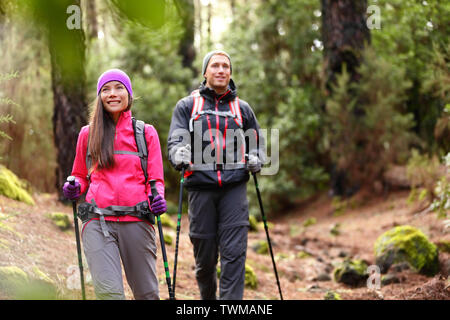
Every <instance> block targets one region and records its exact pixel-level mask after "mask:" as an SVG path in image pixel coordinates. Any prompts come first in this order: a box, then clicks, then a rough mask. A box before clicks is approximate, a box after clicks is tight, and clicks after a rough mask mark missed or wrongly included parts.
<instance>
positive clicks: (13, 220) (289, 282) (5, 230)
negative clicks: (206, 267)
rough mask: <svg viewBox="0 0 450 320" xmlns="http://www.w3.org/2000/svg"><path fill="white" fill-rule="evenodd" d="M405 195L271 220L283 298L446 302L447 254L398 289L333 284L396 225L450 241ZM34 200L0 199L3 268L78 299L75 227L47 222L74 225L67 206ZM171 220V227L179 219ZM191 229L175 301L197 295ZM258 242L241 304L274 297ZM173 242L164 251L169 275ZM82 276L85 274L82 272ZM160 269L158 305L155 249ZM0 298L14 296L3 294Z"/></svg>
mask: <svg viewBox="0 0 450 320" xmlns="http://www.w3.org/2000/svg"><path fill="white" fill-rule="evenodd" d="M408 194H409V193H408V191H398V192H392V193H390V194H388V195H385V196H379V197H377V196H372V197H370V198H369V199H362V197H360V198H359V199H358V198H355V199H354V201H353V202H350V203H352V205H348V206H347V208H346V209H342V210H339V211H337V210H336V203H333V201H332V199H330V198H329V197H328V196H326V195H322V196H319V197H316V198H315V199H312V200H310V201H308V202H307V203H305V204H302V205H299V207H297V208H296V209H295V210H293V211H292V212H290V213H288V214H286V215H284V216H283V217H280V218H277V219H269V220H270V222H271V223H272V224H273V226H272V227H271V228H270V229H269V232H270V237H271V240H272V245H273V251H274V254H275V256H276V265H277V269H278V273H279V276H280V283H281V288H282V293H283V297H284V299H287V300H310V299H314V300H322V299H324V297H325V294H326V293H327V292H328V291H333V292H335V293H338V294H339V295H340V297H341V298H342V299H344V300H347V299H350V300H361V299H363V300H374V299H385V300H392V299H401V300H403V299H449V300H450V286H449V283H450V282H449V280H447V278H448V269H449V261H450V254H449V253H445V252H441V253H440V255H439V259H440V264H441V272H440V273H439V274H438V275H436V276H434V277H426V276H424V275H419V274H416V273H414V272H413V271H412V270H403V271H399V272H398V273H397V274H396V279H397V282H398V283H392V284H387V285H382V286H381V288H379V289H378V290H373V289H369V288H368V287H367V286H362V287H358V288H352V287H348V286H346V285H344V284H341V283H337V282H335V281H334V280H333V274H332V272H333V268H334V266H335V265H336V263H338V262H340V261H343V260H344V259H346V258H352V259H363V260H365V261H366V262H367V264H368V265H372V264H374V259H375V258H374V249H373V247H374V243H375V240H376V239H377V238H378V236H380V235H381V234H382V233H383V232H385V231H387V230H389V229H391V228H393V227H395V226H398V225H405V224H407V225H411V226H415V227H418V228H420V229H421V230H422V232H424V233H425V234H426V235H427V236H428V238H429V239H430V240H431V241H432V242H434V243H437V242H439V241H442V240H446V241H448V240H450V230H449V228H445V227H444V223H443V220H442V219H438V218H437V216H436V214H435V213H429V212H428V213H423V212H422V213H417V212H416V211H417V210H416V209H417V206H414V205H410V204H408V201H407V199H408ZM34 199H35V201H36V205H35V206H29V205H26V204H24V203H21V202H17V201H14V200H10V199H8V198H6V197H3V196H0V267H2V266H17V267H19V268H21V269H22V270H24V271H25V272H27V273H29V274H33V273H34V274H36V270H40V274H41V275H42V273H43V274H45V275H46V276H48V278H49V279H51V281H52V282H53V283H54V284H55V285H56V287H57V288H58V291H59V293H60V294H61V297H62V298H65V299H80V298H81V293H80V291H79V290H71V286H73V285H77V283H78V282H77V280H76V278H74V274H75V272H76V270H77V269H78V262H77V254H76V243H75V236H74V232H73V228H71V229H70V230H67V231H61V230H60V229H59V228H58V227H57V226H56V225H55V224H54V223H53V222H52V221H51V220H50V219H49V218H48V217H47V216H46V214H47V213H50V212H62V213H65V214H66V215H67V216H68V217H69V218H70V220H71V221H73V219H72V207H71V206H66V205H63V204H61V203H60V202H58V201H57V199H56V195H55V194H34ZM358 203H359V204H358ZM337 213H339V214H337ZM309 218H315V220H316V222H315V223H313V224H312V225H309V226H307V227H305V226H304V225H303V224H304V222H305V221H307V220H308V219H309ZM171 219H172V220H173V221H174V222H176V215H175V216H171ZM309 221H312V219H310V220H309ZM188 224H189V222H188V219H187V215H186V214H183V218H182V222H181V235H180V245H179V255H178V267H177V281H176V296H177V299H184V300H191V299H195V300H197V299H199V298H200V297H199V291H198V287H197V284H196V281H195V276H194V259H193V254H192V245H191V243H190V241H189V236H188V228H189V226H188ZM331 230H335V231H336V230H338V231H339V232H330V231H331ZM164 231H165V232H166V233H168V234H171V235H172V236H173V238H174V239H175V237H176V231H175V230H173V229H170V228H166V227H165V229H164ZM157 238H158V237H157ZM261 240H262V241H265V240H266V235H265V232H264V229H263V228H262V227H260V230H259V231H258V232H250V233H249V239H248V251H247V264H248V265H250V266H251V267H252V268H253V270H254V271H255V273H256V276H257V279H258V284H257V288H256V289H251V288H246V289H245V293H244V299H246V300H253V299H256V300H266V299H268V300H270V299H279V293H278V287H277V284H276V280H275V276H274V272H273V268H272V262H271V258H270V255H268V254H258V253H257V252H256V251H255V249H254V247H255V244H256V243H257V242H259V241H261ZM174 243H175V241H174V242H173V244H172V245H166V248H167V251H168V253H167V254H168V258H169V268H170V272H171V276H172V272H173V260H174V251H175V245H174ZM158 248H160V246H159V241H158ZM301 252H306V253H308V254H307V255H306V257H304V256H305V254H299V253H301ZM85 261H86V260H85V259H84V262H85ZM85 263H86V262H85ZM85 270H86V272H85V273H88V270H87V266H85ZM157 270H158V276H159V281H160V296H161V299H167V298H168V292H167V286H166V281H165V275H164V268H163V262H162V256H161V254H160V250H159V251H158V260H157ZM85 276H86V277H87V298H88V299H95V295H94V291H93V287H92V282H90V281H89V275H88V274H87V275H85ZM74 279H75V280H74ZM124 285H125V291H126V296H127V299H133V295H132V293H131V290H130V288H129V287H128V285H127V283H126V278H125V276H124ZM0 299H11V297H8V296H7V295H6V294H5V293H4V292H3V293H2V292H1V290H0Z"/></svg>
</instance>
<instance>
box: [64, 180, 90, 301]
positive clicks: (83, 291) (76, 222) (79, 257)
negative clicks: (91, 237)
mask: <svg viewBox="0 0 450 320" xmlns="http://www.w3.org/2000/svg"><path fill="white" fill-rule="evenodd" d="M67 181H68V182H69V183H70V184H71V185H75V177H74V176H69V177H67ZM72 208H73V223H74V225H75V239H76V242H77V254H78V267H79V268H80V282H81V296H82V297H83V300H86V293H85V290H84V275H83V258H82V256H81V244H80V233H79V229H78V217H77V201H76V200H72Z"/></svg>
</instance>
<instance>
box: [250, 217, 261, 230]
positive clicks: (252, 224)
mask: <svg viewBox="0 0 450 320" xmlns="http://www.w3.org/2000/svg"><path fill="white" fill-rule="evenodd" d="M248 222H249V223H250V231H258V230H259V228H258V220H257V219H256V217H255V216H254V215H249V216H248Z"/></svg>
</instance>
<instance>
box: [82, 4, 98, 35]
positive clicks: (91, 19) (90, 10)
mask: <svg viewBox="0 0 450 320" xmlns="http://www.w3.org/2000/svg"><path fill="white" fill-rule="evenodd" d="M85 2H86V16H87V19H86V21H87V24H88V25H87V33H88V34H87V36H88V37H89V40H92V39H95V38H97V37H98V22H97V5H96V1H95V0H85Z"/></svg>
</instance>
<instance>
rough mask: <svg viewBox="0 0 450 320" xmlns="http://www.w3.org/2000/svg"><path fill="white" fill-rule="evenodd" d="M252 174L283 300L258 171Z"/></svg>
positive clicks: (281, 295)
mask: <svg viewBox="0 0 450 320" xmlns="http://www.w3.org/2000/svg"><path fill="white" fill-rule="evenodd" d="M252 175H253V180H254V181H255V187H256V195H257V197H258V202H259V207H260V209H261V216H262V219H263V222H264V230H265V231H266V237H267V243H268V245H269V251H270V256H271V258H272V265H273V271H274V272H275V278H276V280H277V286H278V292H279V293H280V299H281V300H283V294H282V292H281V285H280V280H279V278H278V272H277V265H276V264H275V259H274V256H273V251H272V243H271V241H270V236H269V228H268V227H267V218H266V214H265V213H264V207H263V204H262V199H261V193H260V192H259V186H258V180H257V178H256V173H254V172H252Z"/></svg>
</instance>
